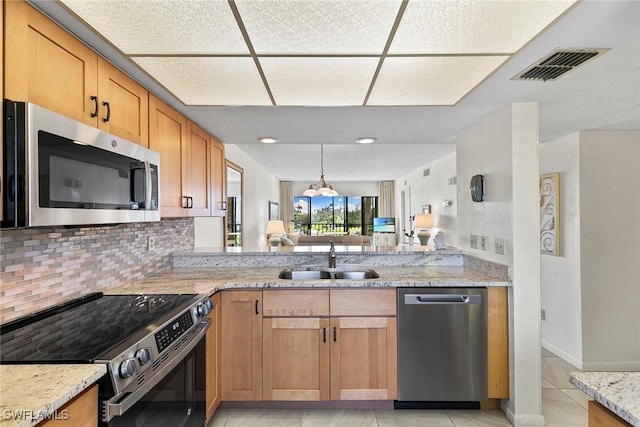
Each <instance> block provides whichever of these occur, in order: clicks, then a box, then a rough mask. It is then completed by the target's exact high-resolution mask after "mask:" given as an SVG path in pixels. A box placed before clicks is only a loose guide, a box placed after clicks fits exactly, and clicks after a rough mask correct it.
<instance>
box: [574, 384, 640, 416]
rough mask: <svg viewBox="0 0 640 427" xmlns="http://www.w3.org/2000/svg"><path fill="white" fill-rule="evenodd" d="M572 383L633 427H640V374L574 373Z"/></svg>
mask: <svg viewBox="0 0 640 427" xmlns="http://www.w3.org/2000/svg"><path fill="white" fill-rule="evenodd" d="M571 382H572V383H573V384H574V385H575V386H576V387H578V388H579V389H580V390H582V391H583V392H585V393H586V394H588V395H589V396H590V397H592V398H593V399H595V401H596V402H598V403H600V404H601V405H602V406H604V407H605V408H607V409H609V410H610V411H611V412H613V413H614V414H616V415H617V416H619V417H620V418H622V419H623V420H625V421H627V422H628V423H630V424H631V425H632V426H636V427H638V426H640V372H572V373H571Z"/></svg>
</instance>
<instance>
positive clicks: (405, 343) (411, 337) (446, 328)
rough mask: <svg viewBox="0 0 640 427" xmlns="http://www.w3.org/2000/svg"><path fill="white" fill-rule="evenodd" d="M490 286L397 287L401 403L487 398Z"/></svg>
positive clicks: (472, 403) (472, 402) (468, 403)
mask: <svg viewBox="0 0 640 427" xmlns="http://www.w3.org/2000/svg"><path fill="white" fill-rule="evenodd" d="M486 301H487V290H486V288H398V293H397V304H398V401H397V402H396V408H420V407H422V408H476V407H477V408H479V404H478V402H480V401H484V400H487V302H486Z"/></svg>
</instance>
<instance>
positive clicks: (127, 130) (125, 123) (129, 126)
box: [98, 58, 149, 147]
mask: <svg viewBox="0 0 640 427" xmlns="http://www.w3.org/2000/svg"><path fill="white" fill-rule="evenodd" d="M98 103H99V111H100V113H99V115H98V127H99V128H100V129H102V130H105V131H107V132H109V133H112V134H114V135H117V136H119V137H122V138H125V139H127V140H129V141H131V142H135V143H136V144H140V145H142V146H145V147H148V146H149V93H148V92H147V90H146V89H145V88H143V87H142V86H140V85H139V84H138V83H136V82H135V81H134V80H132V79H131V78H130V77H128V76H127V75H126V74H124V73H123V72H122V71H120V70H118V69H117V68H116V67H114V66H113V65H111V64H110V63H108V62H107V61H105V60H104V59H102V58H98Z"/></svg>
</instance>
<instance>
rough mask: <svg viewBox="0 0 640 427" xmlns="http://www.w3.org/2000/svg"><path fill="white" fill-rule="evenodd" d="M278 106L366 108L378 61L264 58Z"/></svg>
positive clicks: (267, 75) (262, 62)
mask: <svg viewBox="0 0 640 427" xmlns="http://www.w3.org/2000/svg"><path fill="white" fill-rule="evenodd" d="M260 64H261V65H262V69H263V70H264V73H265V76H266V78H267V81H268V82H269V87H270V88H271V93H273V97H274V98H275V100H276V104H277V105H313V106H339V105H362V103H363V102H364V99H365V96H366V94H367V90H368V89H369V84H370V83H371V79H372V78H373V73H374V72H375V69H376V66H377V64H378V59H377V58H260Z"/></svg>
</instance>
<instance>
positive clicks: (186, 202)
mask: <svg viewBox="0 0 640 427" xmlns="http://www.w3.org/2000/svg"><path fill="white" fill-rule="evenodd" d="M182 207H183V208H185V209H187V208H188V207H189V196H182Z"/></svg>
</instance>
